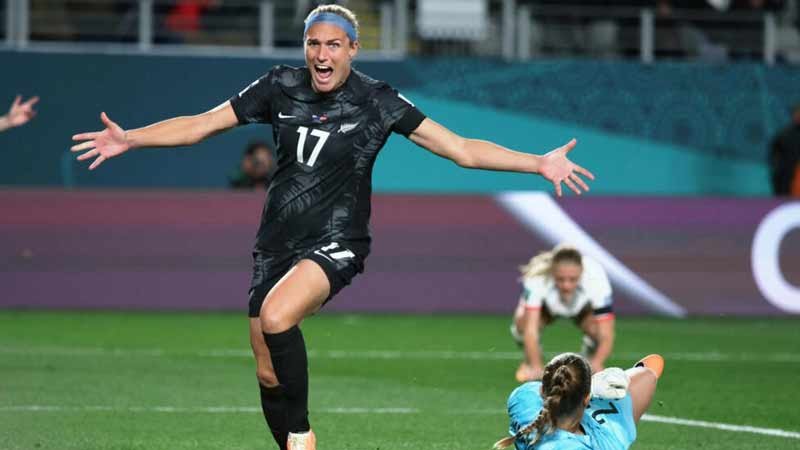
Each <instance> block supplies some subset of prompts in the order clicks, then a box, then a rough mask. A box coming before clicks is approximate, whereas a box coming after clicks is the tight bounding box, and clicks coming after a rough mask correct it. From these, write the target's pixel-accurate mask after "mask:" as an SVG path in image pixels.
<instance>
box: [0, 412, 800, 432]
mask: <svg viewBox="0 0 800 450" xmlns="http://www.w3.org/2000/svg"><path fill="white" fill-rule="evenodd" d="M0 412H56V413H58V412H130V413H173V414H203V413H205V414H239V413H245V414H256V413H260V412H261V408H257V407H249V406H212V407H192V408H185V407H175V406H151V407H137V406H129V407H112V406H50V405H12V406H0ZM315 412H317V413H323V414H422V413H426V411H423V410H420V409H417V408H320V409H317V410H315ZM436 412H437V411H430V413H436ZM445 414H448V415H462V414H482V415H500V414H504V411H502V410H499V409H497V410H490V409H485V410H451V411H445ZM642 420H643V421H645V422H656V423H666V424H670V425H683V426H689V427H696V428H709V429H715V430H723V431H733V432H739V433H751V434H761V435H767V436H776V437H783V438H790V439H800V433H798V432H796V431H788V430H781V429H778V428H761V427H754V426H750V425H734V424H729V423H720V422H708V421H705V420H692V419H683V418H680V417H666V416H657V415H653V414H645V415H644V416H642Z"/></svg>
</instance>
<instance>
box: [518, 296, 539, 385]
mask: <svg viewBox="0 0 800 450" xmlns="http://www.w3.org/2000/svg"><path fill="white" fill-rule="evenodd" d="M540 329H541V310H540V309H527V310H526V311H525V330H524V331H523V335H522V336H523V342H524V344H525V360H526V361H525V362H526V363H527V364H525V365H524V366H520V369H519V370H517V380H518V381H519V382H523V381H528V380H540V379H542V374H543V373H544V364H542V349H541V346H540V343H539V331H540Z"/></svg>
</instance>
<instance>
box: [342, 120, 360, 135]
mask: <svg viewBox="0 0 800 450" xmlns="http://www.w3.org/2000/svg"><path fill="white" fill-rule="evenodd" d="M357 126H358V122H356V123H343V124H342V125H341V126H339V133H342V134H344V133H347V132H349V131H352V130H353V129H355V127H357Z"/></svg>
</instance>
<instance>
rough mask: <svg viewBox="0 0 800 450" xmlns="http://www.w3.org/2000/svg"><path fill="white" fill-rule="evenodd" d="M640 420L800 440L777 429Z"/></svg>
mask: <svg viewBox="0 0 800 450" xmlns="http://www.w3.org/2000/svg"><path fill="white" fill-rule="evenodd" d="M642 420H644V421H645V422H658V423H668V424H672V425H686V426H689V427H699V428H713V429H716V430H725V431H736V432H739V433H753V434H765V435H768V436H779V437H785V438H792V439H800V433H798V432H796V431H787V430H781V429H778V428H759V427H752V426H749V425H732V424H729V423H719V422H707V421H705V420H691V419H682V418H680V417H666V416H654V415H652V414H645V415H644V416H642Z"/></svg>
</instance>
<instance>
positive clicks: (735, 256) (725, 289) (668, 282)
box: [560, 197, 800, 315]
mask: <svg viewBox="0 0 800 450" xmlns="http://www.w3.org/2000/svg"><path fill="white" fill-rule="evenodd" d="M586 200H588V201H586ZM782 203H783V202H782V201H780V200H774V199H721V198H629V197H623V198H613V197H604V198H568V199H564V200H562V201H560V205H561V207H562V208H563V209H564V210H565V211H566V212H567V213H568V214H569V215H570V217H572V218H573V219H574V220H575V221H576V222H577V223H579V224H580V225H581V226H582V227H583V228H584V229H585V230H586V231H587V232H589V234H590V235H591V236H592V237H593V238H594V239H596V240H597V241H598V242H599V243H600V244H601V245H602V246H603V247H604V248H606V249H607V250H609V251H611V253H612V254H614V255H615V256H616V257H617V258H618V259H620V260H621V261H622V262H623V263H625V264H626V265H627V266H628V267H629V268H631V269H632V270H634V271H635V272H637V273H638V274H639V275H641V276H642V277H643V278H644V279H645V280H646V281H648V282H649V283H650V284H651V285H652V286H653V287H655V288H657V289H659V290H660V291H661V292H663V293H664V294H666V295H667V296H668V297H670V299H672V300H673V301H675V302H677V303H679V304H680V305H682V306H683V307H685V308H686V309H687V310H688V311H689V312H690V313H692V314H703V315H713V314H732V315H750V314H758V315H770V314H781V313H782V312H781V311H779V310H778V309H777V308H775V307H774V306H773V305H772V304H771V303H769V302H768V301H767V300H765V299H764V298H763V296H762V295H761V293H760V292H759V290H758V288H757V286H756V283H755V280H754V278H753V268H752V265H751V247H752V245H753V238H754V235H755V231H756V228H757V227H758V225H759V224H760V222H761V221H762V220H763V218H764V216H765V215H766V214H767V213H769V212H770V211H771V210H773V209H775V208H776V207H778V206H780V205H781V204H782ZM780 262H781V268H782V272H783V275H784V277H785V278H786V280H787V281H788V282H790V283H793V284H794V285H795V286H800V233H797V232H791V233H790V234H789V235H788V236H787V238H786V239H785V240H784V241H783V243H782V245H781V251H780Z"/></svg>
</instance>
